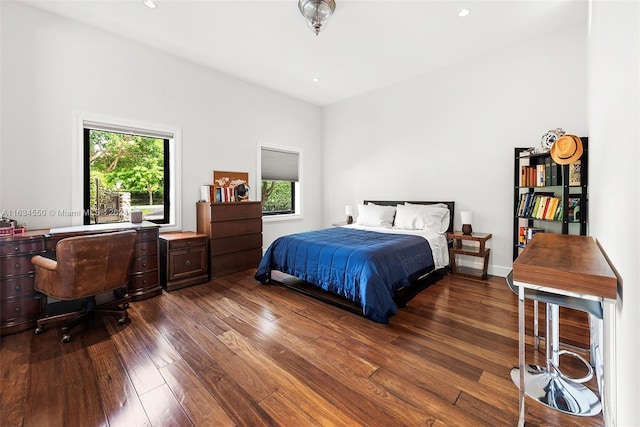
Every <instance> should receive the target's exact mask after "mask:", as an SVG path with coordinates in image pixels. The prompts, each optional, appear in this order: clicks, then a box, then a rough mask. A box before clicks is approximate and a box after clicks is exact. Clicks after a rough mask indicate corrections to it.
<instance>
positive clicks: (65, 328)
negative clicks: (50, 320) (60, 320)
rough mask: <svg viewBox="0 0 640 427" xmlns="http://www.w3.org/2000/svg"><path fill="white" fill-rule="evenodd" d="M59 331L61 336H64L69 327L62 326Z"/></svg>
mask: <svg viewBox="0 0 640 427" xmlns="http://www.w3.org/2000/svg"><path fill="white" fill-rule="evenodd" d="M61 331H62V333H63V334H66V333H67V332H69V327H68V326H63V327H62V328H61Z"/></svg>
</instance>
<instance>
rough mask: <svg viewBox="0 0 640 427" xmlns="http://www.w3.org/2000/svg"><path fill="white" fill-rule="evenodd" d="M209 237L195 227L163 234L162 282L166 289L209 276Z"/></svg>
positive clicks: (174, 288)
mask: <svg viewBox="0 0 640 427" xmlns="http://www.w3.org/2000/svg"><path fill="white" fill-rule="evenodd" d="M208 253H209V251H208V238H207V236H206V235H204V234H197V233H194V232H192V231H183V232H178V233H165V234H161V235H160V284H161V285H162V287H163V288H164V289H165V290H167V291H173V290H176V289H180V288H184V287H187V286H191V285H196V284H198V283H204V282H207V281H208V280H209V267H208V265H209V262H208V256H207V254H208Z"/></svg>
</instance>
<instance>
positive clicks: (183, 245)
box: [166, 236, 207, 251]
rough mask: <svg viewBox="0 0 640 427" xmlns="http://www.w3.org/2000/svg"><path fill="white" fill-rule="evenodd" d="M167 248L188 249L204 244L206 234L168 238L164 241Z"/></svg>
mask: <svg viewBox="0 0 640 427" xmlns="http://www.w3.org/2000/svg"><path fill="white" fill-rule="evenodd" d="M166 244H167V248H168V250H170V251H173V250H180V249H189V248H195V247H202V246H206V244H207V238H206V236H198V237H194V238H184V239H180V240H169V241H167V242H166Z"/></svg>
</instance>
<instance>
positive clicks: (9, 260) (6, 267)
mask: <svg viewBox="0 0 640 427" xmlns="http://www.w3.org/2000/svg"><path fill="white" fill-rule="evenodd" d="M33 256H34V255H31V254H28V255H20V256H12V257H6V258H0V272H2V276H3V277H10V276H20V275H23V274H29V273H33V272H34V271H35V267H34V266H33V264H32V263H31V258H33Z"/></svg>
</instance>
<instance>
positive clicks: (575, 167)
mask: <svg viewBox="0 0 640 427" xmlns="http://www.w3.org/2000/svg"><path fill="white" fill-rule="evenodd" d="M581 168H582V163H581V161H580V160H576V161H575V162H573V163H570V164H569V185H572V186H575V185H582V182H581V179H580V175H581Z"/></svg>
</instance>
